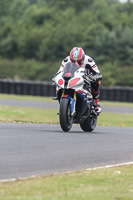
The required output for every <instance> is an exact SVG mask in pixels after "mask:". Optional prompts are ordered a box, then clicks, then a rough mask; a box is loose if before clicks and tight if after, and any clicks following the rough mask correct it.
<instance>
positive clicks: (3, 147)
mask: <svg viewBox="0 0 133 200" xmlns="http://www.w3.org/2000/svg"><path fill="white" fill-rule="evenodd" d="M0 138H1V139H0V180H5V179H12V178H22V177H29V176H32V175H41V174H43V175H44V174H51V173H58V172H66V171H73V170H78V169H86V168H90V167H98V166H103V165H110V164H117V163H123V162H131V161H133V142H132V141H133V128H131V127H102V126H101V127H99V126H98V127H97V128H96V129H95V131H93V132H92V133H84V132H83V131H82V130H81V129H80V127H79V125H74V126H73V128H72V129H71V131H70V132H68V133H64V132H62V130H61V128H60V126H59V125H47V124H21V123H18V124H17V123H0Z"/></svg>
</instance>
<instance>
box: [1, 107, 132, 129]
mask: <svg viewBox="0 0 133 200" xmlns="http://www.w3.org/2000/svg"><path fill="white" fill-rule="evenodd" d="M57 112H58V110H57V109H47V108H45V109H44V108H43V109H42V108H27V107H15V106H2V105H1V106H0V122H23V123H39V124H58V123H59V116H58V115H57ZM97 125H100V126H130V127H133V114H119V113H104V112H103V113H101V115H100V116H99V117H98V124H97Z"/></svg>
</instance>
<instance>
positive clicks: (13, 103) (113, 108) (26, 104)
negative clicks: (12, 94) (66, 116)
mask: <svg viewBox="0 0 133 200" xmlns="http://www.w3.org/2000/svg"><path fill="white" fill-rule="evenodd" d="M0 105H9V106H22V107H33V108H58V107H59V106H58V102H57V101H54V102H45V101H44V102H41V101H26V100H24V101H22V100H5V99H0ZM102 108H103V112H112V113H131V114H133V107H125V106H124V107H122V106H102Z"/></svg>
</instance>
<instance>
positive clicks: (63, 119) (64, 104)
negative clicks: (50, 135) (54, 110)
mask: <svg viewBox="0 0 133 200" xmlns="http://www.w3.org/2000/svg"><path fill="white" fill-rule="evenodd" d="M59 120H60V126H61V128H62V130H63V131H65V132H68V131H69V130H70V129H71V127H72V124H73V117H72V116H71V110H70V100H69V99H67V98H63V99H62V101H61V103H60V114H59Z"/></svg>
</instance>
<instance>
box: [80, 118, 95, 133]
mask: <svg viewBox="0 0 133 200" xmlns="http://www.w3.org/2000/svg"><path fill="white" fill-rule="evenodd" d="M96 125H97V116H93V117H88V118H87V119H86V120H85V121H83V122H80V127H81V129H82V130H83V131H85V132H91V131H93V130H94V129H95V127H96Z"/></svg>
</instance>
